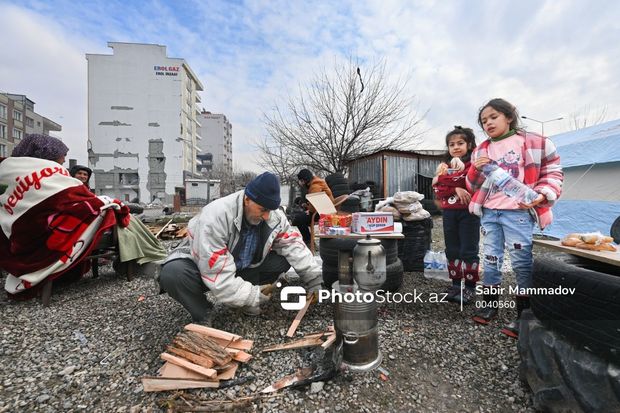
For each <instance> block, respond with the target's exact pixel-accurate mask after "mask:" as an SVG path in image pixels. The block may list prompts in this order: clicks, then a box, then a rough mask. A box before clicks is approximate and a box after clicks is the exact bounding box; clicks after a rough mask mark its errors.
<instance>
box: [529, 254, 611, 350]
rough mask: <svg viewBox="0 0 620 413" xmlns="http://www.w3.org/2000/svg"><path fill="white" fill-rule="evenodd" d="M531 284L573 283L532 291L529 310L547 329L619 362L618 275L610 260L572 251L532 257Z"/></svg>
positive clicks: (554, 284) (534, 285)
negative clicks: (570, 290) (563, 291)
mask: <svg viewBox="0 0 620 413" xmlns="http://www.w3.org/2000/svg"><path fill="white" fill-rule="evenodd" d="M533 287H534V288H545V289H549V288H553V289H555V288H558V287H563V288H574V293H566V294H557V295H556V294H535V295H532V296H531V298H530V301H531V306H532V311H533V313H534V314H535V315H536V317H537V318H538V319H540V321H541V322H542V323H543V324H544V325H545V326H546V327H547V328H549V329H550V330H552V331H554V332H557V333H559V334H562V335H563V336H565V337H567V338H568V339H569V340H571V341H573V342H574V343H576V344H579V345H582V346H584V347H587V348H588V349H590V350H591V351H593V352H595V353H597V354H600V355H601V357H603V358H606V359H608V360H615V361H616V362H620V334H619V332H620V276H618V269H617V267H615V266H612V265H608V264H605V263H601V262H598V261H592V260H588V259H584V258H579V257H574V256H569V255H566V256H562V255H558V254H555V255H553V256H540V257H536V259H535V260H534V268H533Z"/></svg>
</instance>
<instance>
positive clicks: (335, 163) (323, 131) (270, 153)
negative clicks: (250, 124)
mask: <svg viewBox="0 0 620 413" xmlns="http://www.w3.org/2000/svg"><path fill="white" fill-rule="evenodd" d="M406 86H407V81H406V80H405V81H402V80H398V81H396V82H393V83H390V82H389V81H388V79H387V77H386V73H385V63H384V62H378V63H375V64H371V65H369V66H368V67H365V68H363V69H361V68H360V67H358V66H357V64H355V62H353V60H352V59H349V61H348V62H345V63H336V64H335V65H334V68H333V71H332V72H331V73H327V72H323V73H321V74H318V75H316V76H315V77H314V79H313V80H312V81H311V82H309V83H308V84H307V85H305V86H302V85H300V88H299V89H300V90H299V96H298V97H296V98H292V97H291V98H289V100H288V102H287V103H286V106H285V108H286V109H283V108H282V107H280V106H278V105H276V107H275V109H274V111H273V113H271V114H265V124H266V129H267V132H268V135H269V136H268V137H267V138H265V139H264V140H263V141H262V142H260V143H259V144H258V146H259V149H260V152H261V155H260V163H261V165H262V166H263V167H265V168H267V169H270V170H273V171H274V172H276V173H278V174H280V177H281V179H282V180H283V181H288V180H289V179H290V176H291V175H292V174H293V173H294V172H295V171H296V170H297V169H299V168H300V167H302V166H306V167H308V168H310V169H312V170H313V171H314V172H317V173H333V172H343V171H345V170H346V167H347V163H348V162H349V161H351V160H353V159H355V158H358V157H361V156H365V155H369V154H371V153H374V152H377V151H379V150H382V149H406V148H408V147H410V146H412V145H413V144H414V143H415V139H416V138H418V137H419V136H420V135H421V133H419V132H418V131H417V130H416V127H417V126H418V125H419V123H420V121H421V120H422V117H423V116H422V117H418V115H417V113H416V111H415V109H414V107H413V98H408V97H406V96H405V89H406Z"/></svg>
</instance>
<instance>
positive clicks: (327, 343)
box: [321, 333, 336, 349]
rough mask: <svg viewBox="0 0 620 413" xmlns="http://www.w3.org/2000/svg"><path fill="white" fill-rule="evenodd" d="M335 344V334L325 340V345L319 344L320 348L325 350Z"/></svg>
mask: <svg viewBox="0 0 620 413" xmlns="http://www.w3.org/2000/svg"><path fill="white" fill-rule="evenodd" d="M335 342H336V334H335V333H334V334H332V335H331V336H329V338H328V339H327V340H325V343H323V344H321V348H323V349H327V348H329V347H331V345H332V344H334V343H335Z"/></svg>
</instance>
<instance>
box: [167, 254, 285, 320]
mask: <svg viewBox="0 0 620 413" xmlns="http://www.w3.org/2000/svg"><path fill="white" fill-rule="evenodd" d="M289 268H291V265H290V264H289V263H288V261H286V259H285V258H284V257H282V256H281V255H278V254H276V253H275V252H273V251H272V252H270V253H269V254H267V257H265V260H264V261H263V263H262V264H261V265H260V266H258V267H256V268H246V269H243V270H241V271H239V272H237V274H236V276H237V277H241V278H243V279H244V280H246V281H249V282H251V283H252V284H254V285H263V284H271V283H273V282H274V281H275V280H276V279H277V278H278V276H279V275H280V274H282V273H283V272H286V271H288V269H289ZM159 286H160V287H161V289H162V290H164V291H165V292H167V293H168V295H169V296H170V297H172V298H174V299H175V300H176V301H178V302H179V303H181V305H182V306H183V307H185V309H186V310H187V311H188V312H189V313H190V314H191V316H192V319H193V321H194V322H200V321H202V320H206V319H207V314H208V313H209V309H210V308H211V304H210V303H209V302H208V301H207V297H206V296H205V293H206V292H207V291H208V290H209V289H208V288H207V286H206V285H205V284H204V282H203V281H202V278H201V277H200V271H198V267H197V266H196V264H195V263H194V261H192V260H191V259H190V258H180V259H177V260H174V261H169V262H167V263H166V264H164V266H163V267H162V269H161V273H160V276H159Z"/></svg>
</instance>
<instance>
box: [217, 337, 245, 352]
mask: <svg viewBox="0 0 620 413" xmlns="http://www.w3.org/2000/svg"><path fill="white" fill-rule="evenodd" d="M212 340H213V341H214V342H216V343H217V344H219V345H220V346H222V347H224V348H225V349H229V348H232V349H236V350H251V349H252V346H254V341H252V340H243V339H242V340H224V339H221V338H212Z"/></svg>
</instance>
